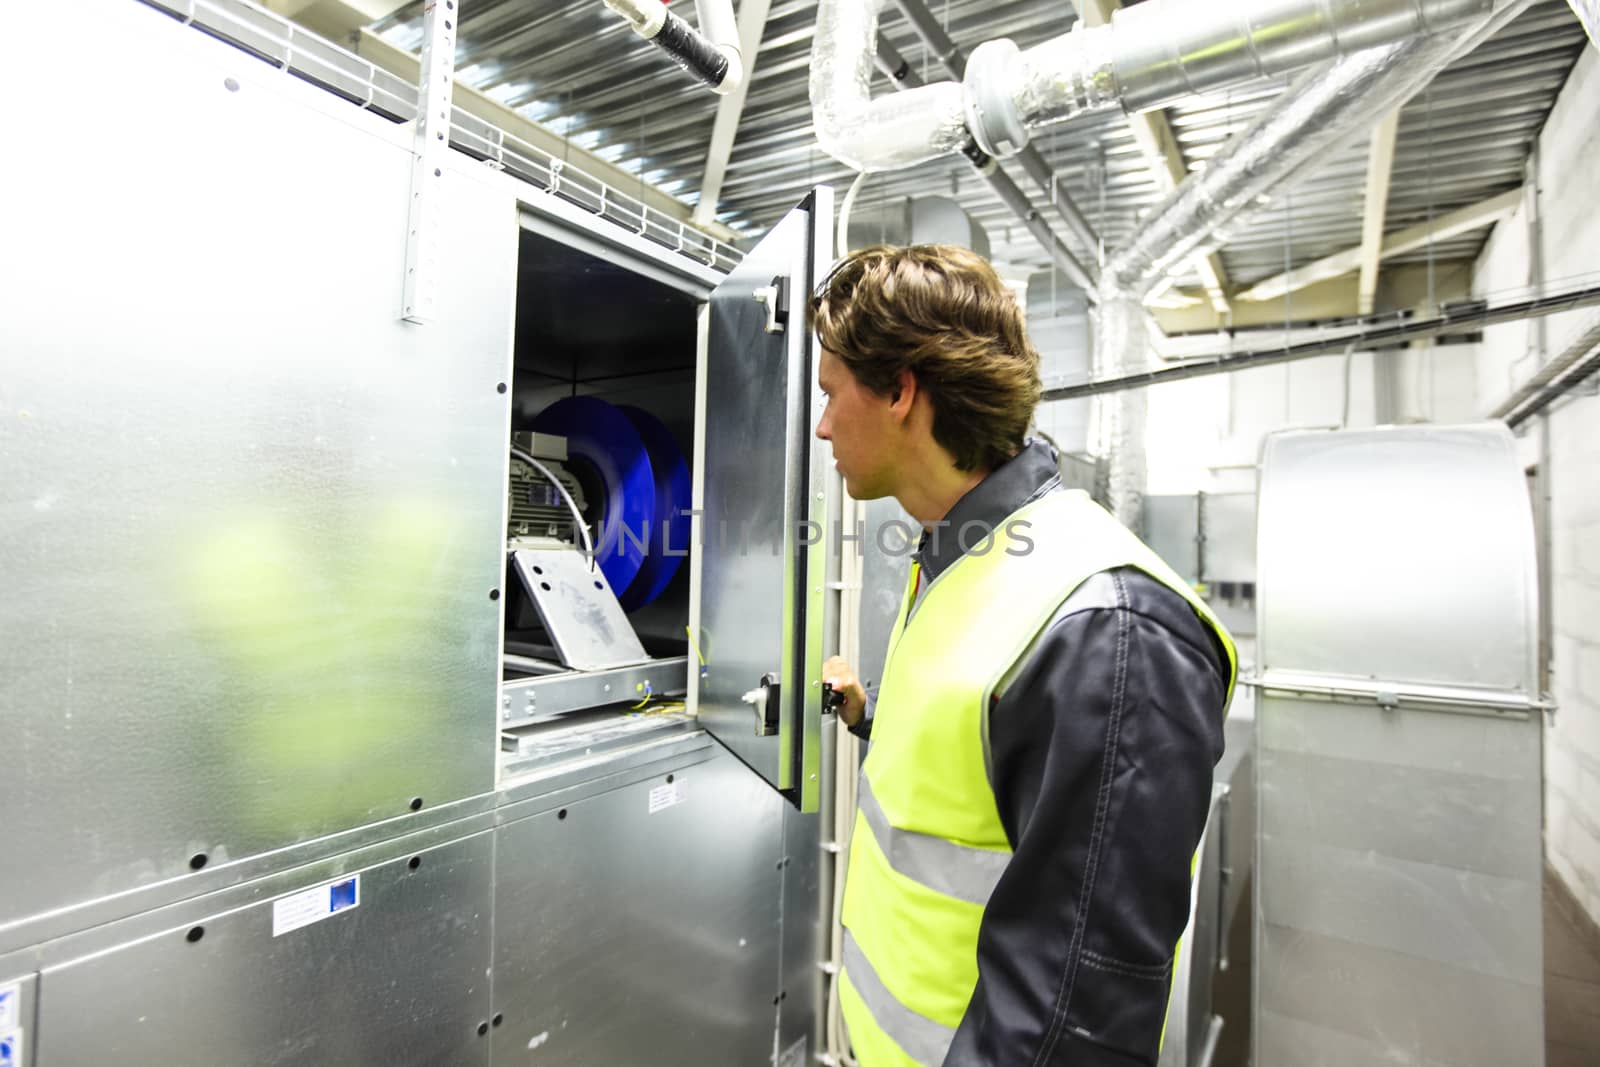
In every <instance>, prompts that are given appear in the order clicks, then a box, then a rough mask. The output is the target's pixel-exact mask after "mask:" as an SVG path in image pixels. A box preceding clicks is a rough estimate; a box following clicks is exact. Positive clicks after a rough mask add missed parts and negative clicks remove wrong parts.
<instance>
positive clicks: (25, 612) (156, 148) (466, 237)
mask: <svg viewBox="0 0 1600 1067" xmlns="http://www.w3.org/2000/svg"><path fill="white" fill-rule="evenodd" d="M15 14H16V16H17V17H18V18H20V19H21V20H22V22H21V24H20V25H13V27H12V31H13V32H15V33H16V34H18V36H19V39H22V38H28V39H34V40H44V39H48V37H49V36H50V35H51V34H52V33H54V32H55V31H56V30H57V29H58V28H59V27H57V26H56V25H55V21H56V20H55V17H54V12H53V11H52V10H50V9H49V7H48V5H36V6H33V7H25V8H23V9H20V10H19V11H17V12H16V13H15ZM80 17H83V18H85V19H91V20H92V21H93V23H94V24H95V26H96V32H95V33H92V34H90V33H86V34H80V35H77V36H75V37H74V44H73V54H74V62H75V63H81V64H83V66H84V69H93V70H95V71H96V77H95V78H93V79H72V78H69V79H65V80H62V79H61V78H60V77H59V69H58V64H57V63H56V62H55V61H54V60H52V59H51V58H50V57H49V55H48V54H46V52H44V51H41V50H38V49H25V50H23V51H22V53H20V54H19V55H18V56H17V57H16V62H15V63H12V64H8V66H7V69H6V71H5V72H4V78H5V79H6V81H7V82H11V81H13V80H16V83H17V84H21V85H26V84H35V85H38V84H47V83H48V84H53V85H57V89H58V91H57V92H56V94H55V96H54V97H53V107H52V108H51V109H47V110H40V109H23V110H22V111H19V113H18V115H17V117H16V123H20V125H17V124H15V123H14V124H13V127H12V130H11V133H12V135H13V136H14V138H15V139H16V142H17V143H18V144H21V145H49V146H50V147H49V149H48V150H47V151H43V152H37V153H35V154H34V156H33V158H31V159H26V160H22V159H19V162H21V163H23V165H19V166H13V167H8V168H6V172H5V175H4V178H3V179H0V181H3V187H4V190H5V197H6V200H7V201H8V202H11V203H27V204H30V205H35V207H34V208H33V209H30V210H27V211H18V212H13V213H12V214H11V217H10V218H9V220H8V223H7V236H6V246H7V252H8V254H7V255H6V256H5V257H3V259H0V291H3V292H5V293H6V294H7V308H8V311H7V314H6V316H5V323H4V326H3V327H0V330H3V338H0V341H3V343H0V352H3V353H4V354H3V355H0V480H3V482H4V484H5V486H6V492H5V493H4V494H3V495H0V524H3V525H4V527H5V529H6V531H7V535H6V538H5V541H4V545H3V546H0V587H3V588H5V589H6V591H7V594H6V603H7V610H6V612H5V613H4V615H3V617H0V749H3V750H5V751H6V752H8V753H10V754H11V759H10V761H9V764H10V767H9V770H8V772H7V777H8V788H7V790H6V793H5V799H4V800H3V801H0V823H4V824H5V825H6V826H7V827H8V830H7V834H6V837H7V843H8V846H9V855H8V862H7V863H5V864H4V865H3V866H0V927H4V926H5V925H7V924H8V923H12V922H15V921H17V920H20V919H22V918H23V917H25V916H28V915H30V914H34V913H37V912H40V911H42V910H44V909H54V908H59V907H62V906H64V905H70V904H74V903H78V902H82V901H85V900H89V899H93V898H95V897H99V896H101V895H104V894H110V893H115V892H119V891H123V890H127V889H130V888H132V887H136V886H141V885H147V884H150V883H153V882H156V881H159V880H163V879H168V878H173V877H175V876H179V875H184V874H187V873H188V872H189V869H190V867H189V861H190V857H191V856H193V855H196V854H198V853H205V854H206V855H207V856H208V859H209V863H210V864H212V865H216V864H218V863H222V862H225V861H228V860H234V859H239V858H241V857H246V856H250V855H252V854H256V853H260V852H263V851H265V850H269V849H274V848H278V847H282V846H285V845H288V844H291V843H294V842H297V841H305V840H309V839H312V838H315V837H318V836H321V835H324V834H327V833H330V832H332V831H336V830H340V829H343V828H347V827H353V826H359V825H361V824H364V823H368V822H370V821H372V820H375V819H380V818H384V817H388V816H396V815H401V814H403V813H405V812H406V811H407V809H408V805H409V802H410V801H411V799H412V798H413V797H421V798H423V802H424V803H425V804H427V805H430V806H431V805H435V804H439V803H443V802H446V801H450V800H453V799H456V798H460V797H465V796H469V795H472V794H475V793H480V792H483V791H486V790H488V789H490V788H492V786H493V778H492V775H493V761H494V756H493V743H494V738H493V734H492V732H491V731H490V729H489V728H488V724H489V723H490V722H492V721H493V715H494V706H495V701H496V683H497V680H498V672H497V669H496V668H497V663H496V646H497V634H498V605H497V604H496V603H494V602H492V601H491V600H490V599H489V596H488V593H489V590H490V589H491V588H493V587H495V586H497V585H498V584H499V582H500V569H501V522H502V520H501V509H502V507H503V505H504V496H505V493H504V488H503V480H504V473H503V471H504V465H505V462H506V460H505V451H504V439H505V432H506V420H507V407H506V398H505V397H502V396H500V395H498V394H497V393H496V385H497V383H499V382H501V381H504V380H506V378H507V372H508V369H509V364H510V357H511V308H512V295H513V294H512V287H513V284H514V280H515V276H516V264H515V255H516V245H515V241H516V232H517V224H516V220H517V213H516V206H515V202H514V198H513V197H512V196H511V195H510V193H509V192H507V191H506V189H507V188H508V187H507V186H505V185H504V184H501V185H499V186H496V187H493V188H489V187H485V186H483V185H480V184H478V181H477V179H476V177H475V176H476V175H478V174H482V173H483V172H482V170H481V168H480V167H478V166H477V165H475V164H472V163H470V161H467V160H465V159H464V158H461V159H456V160H453V161H452V163H451V164H450V167H451V169H450V170H449V171H447V173H446V175H445V178H444V181H443V195H444V201H445V202H444V205H443V213H442V214H443V219H444V222H445V226H444V228H443V229H442V231H441V233H440V241H439V256H440V260H441V270H440V277H441V285H442V287H443V288H442V291H441V294H440V300H441V303H440V315H439V320H438V321H437V322H435V323H432V324H430V325H428V326H426V327H422V328H417V327H413V326H408V325H405V324H402V323H401V322H400V321H399V320H398V311H399V307H398V305H399V300H400V290H401V277H402V273H403V270H404V266H403V264H404V240H405V233H404V227H405V220H406V202H407V198H408V196H409V195H410V193H409V186H410V175H409V170H410V154H409V148H408V144H407V140H406V137H407V135H406V133H405V131H404V130H403V129H401V128H399V127H394V126H391V125H390V124H388V123H386V122H384V121H383V120H381V119H379V118H377V117H375V116H372V115H369V114H365V113H362V112H359V111H357V110H356V109H354V108H350V107H349V105H347V104H345V103H343V102H342V101H339V100H337V99H336V98H334V97H332V96H329V95H328V94H326V93H325V92H323V91H321V90H319V89H316V88H315V87H313V86H310V85H307V84H305V83H302V82H300V81H298V80H297V79H294V78H291V77H287V76H285V75H283V74H282V73H281V72H278V71H274V70H273V69H271V68H270V67H267V66H265V65H263V64H261V63H260V62H259V61H258V60H255V59H253V58H251V57H249V56H246V55H244V54H243V53H241V52H239V51H237V50H235V49H233V48H231V47H229V46H227V45H225V44H221V43H219V42H217V41H215V40H212V39H210V38H207V37H206V36H204V35H202V34H198V33H195V32H194V31H193V30H190V29H187V28H185V27H184V26H182V25H181V24H179V23H178V22H175V21H173V20H172V19H170V18H168V17H167V16H166V15H163V14H161V13H160V12H157V11H155V10H153V9H150V8H148V7H145V6H143V5H140V4H130V3H125V2H114V0H98V2H93V3H90V4H88V5H87V7H86V8H85V9H84V11H82V12H80ZM156 55H159V56H160V57H161V61H160V62H159V63H152V62H151V59H150V57H151V56H156ZM108 85H114V86H117V87H118V88H117V100H118V108H119V109H121V110H122V112H123V113H125V114H127V115H142V116H157V115H158V116H160V121H159V122H148V121H129V122H122V121H118V122H111V123H107V124H105V125H104V128H103V129H101V130H100V132H99V133H98V134H97V136H96V137H95V138H94V139H93V140H92V141H82V140H73V139H70V138H69V139H66V140H63V139H62V138H61V137H60V136H59V133H60V130H59V115H60V114H62V113H78V114H91V113H96V112H98V111H100V110H102V109H103V107H104V105H105V96H104V93H105V87H106V86H108ZM197 131H204V136H197ZM107 160H118V161H122V162H121V163H119V164H118V166H117V167H116V168H115V177H116V185H115V187H114V192H115V201H114V203H115V204H117V205H125V209H120V210H113V211H111V212H110V213H109V214H108V213H107V212H106V211H104V210H97V209H96V208H95V207H94V205H97V204H101V205H103V204H106V203H107V194H108V192H110V191H111V187H110V186H108V185H107V184H106V176H107V170H106V166H105V162H106V161H107ZM485 177H486V178H494V179H495V180H496V181H500V179H498V178H497V177H496V176H490V175H485ZM495 189H498V190H499V192H498V193H497V192H496V191H495ZM86 293H92V294H93V303H92V304H89V303H86V301H85V294H86Z"/></svg>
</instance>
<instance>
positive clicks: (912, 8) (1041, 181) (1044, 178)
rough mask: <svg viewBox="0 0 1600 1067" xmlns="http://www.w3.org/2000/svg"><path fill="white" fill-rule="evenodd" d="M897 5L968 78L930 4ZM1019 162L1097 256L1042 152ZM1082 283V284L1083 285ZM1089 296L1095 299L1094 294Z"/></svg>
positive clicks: (1028, 152) (1032, 151) (901, 1)
mask: <svg viewBox="0 0 1600 1067" xmlns="http://www.w3.org/2000/svg"><path fill="white" fill-rule="evenodd" d="M894 3H895V6H896V7H898V8H899V9H900V13H901V14H902V15H904V16H905V17H906V21H907V22H909V23H911V28H912V29H913V30H915V31H916V34H917V37H918V38H919V39H920V40H921V41H922V43H923V44H924V45H926V46H927V48H928V50H929V51H931V52H932V53H933V54H934V55H936V56H938V57H939V62H940V63H942V64H943V65H944V68H945V69H946V70H948V71H949V72H950V74H951V75H952V76H953V77H955V78H958V79H959V78H964V77H966V73H967V57H966V55H965V54H964V53H963V52H962V51H961V49H960V48H959V47H958V46H957V45H956V43H955V41H953V40H951V38H950V35H949V34H948V33H946V32H945V29H944V27H943V26H941V25H940V24H939V20H938V19H935V18H934V17H933V12H931V11H929V10H928V7H927V5H926V4H924V3H923V2H922V0H894ZM884 43H885V42H884V41H882V40H881V39H880V40H879V42H878V47H879V48H882V47H883V45H884ZM1017 162H1018V163H1020V164H1022V169H1023V170H1024V171H1025V172H1026V173H1027V175H1028V177H1030V178H1032V179H1033V180H1034V181H1035V182H1036V183H1037V184H1038V186H1039V188H1040V189H1043V190H1044V193H1045V195H1046V196H1048V197H1050V205H1051V206H1052V207H1054V208H1055V209H1056V213H1057V214H1058V215H1060V216H1061V221H1062V222H1064V223H1066V224H1067V229H1069V230H1071V231H1072V234H1073V236H1075V237H1076V238H1077V239H1078V241H1079V242H1080V243H1081V244H1082V245H1083V247H1084V250H1085V251H1087V252H1088V253H1089V254H1090V256H1093V255H1095V253H1096V252H1097V251H1098V250H1099V248H1100V236H1099V234H1097V233H1095V232H1094V228H1093V227H1091V226H1090V225H1089V220H1088V219H1086V218H1084V217H1083V212H1081V211H1079V210H1078V205H1076V204H1074V203H1073V202H1072V200H1071V198H1070V197H1068V196H1067V195H1066V194H1065V193H1064V192H1062V191H1061V190H1060V188H1059V187H1058V185H1057V182H1056V180H1055V174H1054V173H1052V172H1051V170H1050V165H1049V164H1048V163H1046V162H1045V160H1044V157H1043V156H1041V155H1040V154H1039V150H1038V149H1037V148H1034V147H1033V146H1032V145H1024V146H1023V148H1022V150H1021V151H1020V152H1018V153H1017ZM1024 221H1025V222H1026V221H1027V220H1026V217H1024ZM1046 247H1047V248H1048V247H1049V246H1048V245H1047V246H1046ZM1079 284H1080V285H1081V284H1083V283H1082V282H1080V283H1079ZM1090 295H1091V296H1092V295H1093V294H1090Z"/></svg>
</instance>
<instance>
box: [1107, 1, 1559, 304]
mask: <svg viewBox="0 0 1600 1067" xmlns="http://www.w3.org/2000/svg"><path fill="white" fill-rule="evenodd" d="M1529 3H1531V0H1513V2H1511V3H1509V4H1505V5H1503V6H1501V7H1500V8H1499V9H1498V10H1496V11H1494V12H1493V13H1492V14H1491V15H1489V16H1488V17H1487V18H1479V19H1477V20H1476V21H1475V24H1474V25H1472V26H1470V27H1468V28H1466V29H1460V30H1457V31H1456V32H1454V33H1444V34H1434V35H1431V36H1414V37H1410V38H1407V39H1404V40H1401V41H1399V42H1396V43H1394V44H1388V45H1383V46H1380V47H1377V48H1368V49H1364V50H1363V51H1361V52H1358V53H1356V54H1354V55H1351V56H1346V57H1345V58H1343V59H1340V60H1337V61H1335V62H1333V63H1331V64H1327V65H1325V66H1323V67H1319V68H1318V69H1316V70H1313V71H1308V72H1307V73H1306V74H1304V75H1302V76H1301V77H1300V78H1299V79H1298V80H1297V81H1296V82H1295V84H1294V85H1293V86H1292V87H1291V88H1290V89H1289V90H1288V91H1287V92H1285V93H1284V94H1283V95H1282V96H1281V97H1280V98H1279V99H1278V100H1277V102H1276V103H1275V104H1274V105H1273V106H1272V107H1270V108H1268V109H1267V110H1266V111H1265V112H1263V113H1262V114H1261V115H1260V116H1258V117H1257V119H1256V120H1255V121H1254V122H1253V123H1251V124H1250V125H1249V126H1248V127H1247V128H1246V129H1244V130H1243V131H1242V132H1240V133H1239V134H1238V135H1237V136H1235V137H1233V138H1232V139H1230V140H1229V141H1228V143H1227V144H1225V145H1224V146H1223V147H1222V149H1221V150H1220V151H1219V152H1217V153H1216V154H1215V155H1214V156H1212V157H1211V159H1209V160H1208V161H1207V163H1206V167H1205V170H1203V171H1200V172H1198V173H1195V174H1192V175H1190V176H1189V178H1188V179H1187V180H1186V181H1185V182H1184V183H1183V184H1182V185H1181V186H1179V187H1178V188H1177V189H1176V190H1175V191H1174V192H1173V194H1172V195H1171V196H1169V197H1168V198H1167V200H1166V201H1165V202H1164V203H1163V204H1162V205H1161V206H1160V207H1158V208H1157V209H1156V210H1155V211H1154V212H1153V213H1152V214H1151V215H1150V217H1149V218H1147V219H1146V220H1145V221H1144V222H1143V223H1142V224H1141V225H1140V227H1139V229H1138V230H1137V231H1136V232H1135V233H1134V234H1133V236H1132V237H1131V238H1130V239H1129V240H1128V241H1127V242H1126V243H1125V244H1124V245H1123V246H1122V248H1120V249H1119V250H1118V251H1117V252H1116V254H1114V255H1113V256H1112V257H1111V258H1110V260H1109V261H1108V262H1107V263H1106V265H1105V269H1104V271H1103V273H1102V276H1101V286H1102V289H1103V290H1106V289H1109V290H1111V291H1115V292H1130V293H1133V294H1134V295H1136V296H1140V297H1142V296H1144V295H1145V294H1146V293H1148V292H1149V291H1150V290H1151V288H1152V287H1153V286H1154V285H1155V284H1156V283H1157V282H1158V281H1160V280H1161V278H1163V277H1164V276H1165V275H1166V274H1167V272H1168V271H1170V270H1171V269H1172V268H1173V267H1175V266H1177V265H1178V264H1181V263H1183V262H1186V261H1188V260H1190V259H1192V258H1194V256H1196V255H1199V254H1203V253H1205V252H1208V251H1211V250H1212V249H1215V248H1217V247H1218V246H1220V245H1222V244H1224V243H1225V242H1226V240H1227V237H1228V233H1229V230H1230V228H1237V226H1238V224H1239V222H1240V220H1241V219H1242V218H1244V217H1245V216H1246V214H1247V213H1248V212H1249V210H1250V209H1251V208H1252V207H1254V206H1256V205H1257V204H1258V203H1259V201H1260V198H1261V197H1262V196H1263V195H1264V194H1265V193H1267V192H1268V191H1269V190H1271V189H1273V188H1275V187H1277V186H1278V185H1280V184H1281V183H1283V182H1284V181H1287V180H1289V179H1290V178H1292V177H1293V176H1294V175H1295V174H1296V173H1298V172H1299V171H1300V170H1301V169H1302V168H1303V167H1305V166H1306V165H1308V164H1310V163H1311V162H1312V161H1313V160H1316V159H1320V158H1323V157H1324V156H1325V154H1326V153H1327V152H1328V151H1329V150H1330V149H1332V148H1334V147H1335V146H1336V145H1338V144H1339V142H1341V141H1343V140H1345V139H1346V138H1349V137H1352V136H1354V135H1356V134H1357V133H1359V132H1362V131H1364V130H1367V129H1369V128H1370V127H1371V126H1372V125H1373V124H1374V123H1376V122H1377V121H1378V120H1379V119H1381V118H1382V117H1383V116H1384V115H1386V114H1389V113H1390V112H1392V111H1394V110H1396V109H1397V108H1399V107H1400V106H1401V105H1402V104H1404V103H1405V102H1406V101H1407V100H1409V99H1410V98H1411V97H1412V96H1414V95H1415V94H1416V93H1418V92H1420V91H1421V90H1422V88H1423V86H1425V85H1427V84H1428V82H1430V81H1431V80H1432V79H1433V77H1434V75H1436V74H1438V73H1439V71H1441V70H1443V69H1444V68H1445V67H1446V66H1448V65H1449V64H1450V63H1452V62H1453V61H1455V60H1456V59H1458V58H1459V57H1461V56H1463V55H1465V54H1467V53H1468V52H1470V51H1472V49H1474V48H1476V47H1477V46H1478V45H1480V44H1482V43H1483V42H1484V41H1485V40H1486V39H1488V38H1489V37H1490V36H1492V35H1493V34H1494V33H1496V32H1498V31H1499V29H1500V28H1501V27H1502V26H1504V25H1505V24H1506V23H1508V22H1510V21H1511V20H1512V19H1513V18H1515V17H1516V16H1517V15H1518V14H1520V13H1521V12H1522V11H1523V10H1525V9H1526V8H1527V7H1528V5H1529ZM1141 6H1145V5H1141ZM1484 6H1485V7H1488V6H1490V5H1484ZM1135 10H1137V9H1135Z"/></svg>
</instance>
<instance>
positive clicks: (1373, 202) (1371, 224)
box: [1356, 108, 1400, 315]
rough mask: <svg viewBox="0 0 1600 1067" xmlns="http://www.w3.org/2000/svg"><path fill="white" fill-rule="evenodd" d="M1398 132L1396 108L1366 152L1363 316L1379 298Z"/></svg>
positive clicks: (1358, 291) (1359, 304)
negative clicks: (1379, 267)
mask: <svg viewBox="0 0 1600 1067" xmlns="http://www.w3.org/2000/svg"><path fill="white" fill-rule="evenodd" d="M1399 132H1400V111H1399V109H1398V108H1397V109H1395V110H1394V111H1391V112H1390V113H1389V116H1388V117H1387V118H1385V119H1384V120H1383V121H1382V122H1380V123H1378V125H1377V127H1376V128H1375V129H1374V130H1373V131H1372V143H1371V145H1369V146H1368V149H1367V192H1366V199H1365V200H1364V201H1363V202H1362V209H1361V268H1360V269H1361V280H1360V281H1359V282H1358V283H1357V286H1356V307H1357V308H1358V309H1359V311H1360V313H1361V314H1362V315H1370V314H1372V306H1373V303H1374V301H1375V300H1376V299H1377V295H1378V261H1379V260H1380V259H1382V258H1383V221H1384V219H1385V218H1387V217H1388V212H1389V176H1390V174H1392V173H1393V171H1394V142H1395V135H1396V134H1398V133H1399Z"/></svg>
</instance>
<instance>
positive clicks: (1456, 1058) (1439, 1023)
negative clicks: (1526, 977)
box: [1256, 925, 1544, 1067]
mask: <svg viewBox="0 0 1600 1067" xmlns="http://www.w3.org/2000/svg"><path fill="white" fill-rule="evenodd" d="M1534 936H1537V930H1535V935H1534ZM1257 951H1258V953H1259V959H1260V961H1261V964H1260V965H1261V967H1262V970H1261V973H1260V976H1259V979H1258V981H1259V988H1260V990H1261V994H1260V1000H1259V1009H1258V1010H1259V1013H1260V1017H1261V1019H1262V1024H1263V1027H1262V1028H1263V1030H1264V1031H1265V1032H1266V1035H1267V1036H1264V1037H1263V1039H1262V1041H1261V1043H1260V1047H1259V1049H1258V1052H1257V1059H1256V1062H1257V1063H1259V1064H1260V1065H1261V1067H1301V1065H1303V1064H1304V1063H1305V1062H1306V1060H1307V1056H1306V1049H1307V1046H1304V1045H1301V1044H1299V1043H1292V1044H1291V1043H1288V1042H1285V1041H1284V1040H1283V1039H1282V1037H1279V1036H1274V1035H1272V1027H1271V1023H1270V1020H1271V1019H1272V1018H1273V1016H1282V1017H1287V1018H1289V1019H1293V1020H1297V1021H1302V1022H1308V1023H1311V1024H1312V1025H1313V1026H1314V1027H1321V1028H1324V1029H1326V1030H1329V1031H1332V1032H1334V1033H1336V1034H1343V1035H1348V1036H1350V1037H1354V1038H1358V1039H1362V1040H1364V1041H1365V1042H1367V1043H1369V1044H1376V1045H1377V1046H1378V1047H1380V1048H1382V1049H1383V1050H1384V1053H1385V1055H1387V1057H1388V1060H1387V1062H1389V1063H1396V1062H1398V1063H1410V1064H1439V1065H1441V1067H1445V1065H1448V1067H1506V1065H1507V1064H1538V1063H1542V1062H1544V996H1543V993H1542V991H1541V988H1540V986H1539V985H1538V984H1537V983H1535V984H1531V985H1530V984H1524V983H1520V982H1510V981H1506V980H1504V979H1499V978H1488V977H1485V976H1483V975H1481V974H1476V973H1474V972H1472V971H1467V970H1461V969H1457V968H1453V967H1442V966H1440V965H1438V964H1437V963H1434V962H1433V961H1430V960H1422V959H1417V958H1415V957H1412V956H1408V955H1406V954H1404V953H1401V952H1392V951H1387V950H1384V949H1379V948H1373V947H1371V946H1368V945H1359V944H1355V943H1352V942H1349V941H1342V940H1339V939H1337V938H1330V937H1324V936H1322V935H1320V934H1314V933H1308V932H1306V931H1302V930H1291V929H1285V928H1284V927H1281V926H1273V925H1267V926H1265V927H1263V928H1262V936H1261V937H1259V938H1258V940H1257ZM1313 1033H1314V1031H1313ZM1309 1047H1310V1048H1311V1049H1315V1048H1316V1046H1315V1045H1312V1046H1309ZM1340 1062H1341V1064H1342V1062H1343V1061H1340ZM1356 1062H1360V1061H1359V1060H1357V1061H1356Z"/></svg>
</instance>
